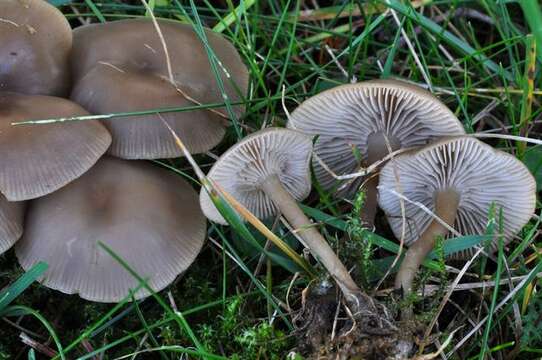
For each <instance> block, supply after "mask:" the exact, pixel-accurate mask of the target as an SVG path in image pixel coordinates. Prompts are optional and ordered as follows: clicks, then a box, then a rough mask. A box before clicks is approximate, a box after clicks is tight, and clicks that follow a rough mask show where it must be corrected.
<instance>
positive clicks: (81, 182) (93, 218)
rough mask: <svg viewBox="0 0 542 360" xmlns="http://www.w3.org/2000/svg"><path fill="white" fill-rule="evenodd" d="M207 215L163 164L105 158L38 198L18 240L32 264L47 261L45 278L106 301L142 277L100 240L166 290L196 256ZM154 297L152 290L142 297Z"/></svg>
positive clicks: (19, 253)
mask: <svg viewBox="0 0 542 360" xmlns="http://www.w3.org/2000/svg"><path fill="white" fill-rule="evenodd" d="M205 225H206V224H205V217H204V216H203V214H202V213H201V210H200V208H199V204H198V196H197V193H196V192H195V191H194V190H193V189H192V188H191V187H190V185H189V184H188V183H187V182H185V181H184V180H183V179H181V178H180V177H179V176H177V175H174V174H173V173H171V172H168V171H166V170H164V169H160V168H157V167H154V166H152V165H150V164H147V163H143V162H132V161H125V160H120V159H115V158H109V157H105V158H103V159H101V160H100V161H99V162H98V163H97V164H96V166H94V167H93V168H92V169H91V170H90V171H89V172H88V173H86V174H85V175H84V176H82V177H81V178H79V179H77V180H75V181H74V182H73V183H71V184H70V185H68V186H66V187H64V188H62V189H60V190H59V191H57V192H55V193H53V194H51V195H48V196H46V197H43V198H40V199H38V200H35V201H33V202H32V203H31V204H30V205H29V209H28V213H27V217H26V225H25V226H26V229H25V234H24V235H23V237H22V239H21V240H20V241H19V242H18V243H17V245H16V248H15V250H16V253H17V256H18V258H19V262H20V263H21V265H22V266H23V268H24V269H29V268H30V267H31V266H32V265H34V264H35V263H36V262H38V261H45V262H47V263H48V264H49V269H48V270H47V272H46V273H45V274H44V278H43V279H41V282H42V283H43V284H44V285H45V286H47V287H50V288H53V289H57V290H60V291H62V292H64V293H68V294H76V293H77V294H79V295H80V296H81V297H82V298H84V299H87V300H92V301H99V302H117V301H120V300H121V299H123V298H124V297H126V296H127V295H129V290H130V289H134V288H136V287H137V286H138V281H137V280H136V279H135V278H134V277H133V276H132V275H131V274H130V273H129V272H128V271H127V270H125V269H124V267H123V266H122V265H121V264H119V263H118V262H117V261H116V260H115V259H114V258H112V257H111V256H110V255H109V254H108V253H107V252H106V251H105V250H104V249H103V248H102V247H100V246H99V245H98V244H97V242H98V241H101V242H103V243H104V244H105V245H107V246H108V247H109V248H111V249H112V250H113V251H114V252H115V253H116V254H117V255H118V256H119V257H120V258H121V259H123V260H124V261H125V262H126V263H127V264H128V265H129V266H130V267H131V268H132V269H133V270H134V271H136V273H138V274H139V275H140V276H141V277H143V278H146V279H147V280H148V281H149V282H148V283H149V285H150V286H151V288H152V289H154V290H156V291H159V290H161V289H163V288H164V287H166V286H167V285H168V284H170V283H171V282H172V281H173V280H174V279H175V278H176V277H177V275H179V274H180V273H182V272H183V271H185V270H186V269H187V268H188V266H190V264H192V262H193V261H194V259H195V258H196V256H197V255H198V253H199V252H200V250H201V247H202V245H203V242H204V239H205V235H206V231H205ZM147 295H149V293H148V292H147V291H145V290H141V291H139V292H138V293H137V294H136V297H137V298H141V297H144V296H147Z"/></svg>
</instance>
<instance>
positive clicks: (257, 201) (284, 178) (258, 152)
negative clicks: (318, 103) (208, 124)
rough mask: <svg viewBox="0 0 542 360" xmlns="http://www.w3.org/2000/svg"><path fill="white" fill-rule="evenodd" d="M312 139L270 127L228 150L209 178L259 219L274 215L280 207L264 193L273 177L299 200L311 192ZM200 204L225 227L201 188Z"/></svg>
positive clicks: (208, 175)
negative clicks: (262, 186) (265, 182)
mask: <svg viewBox="0 0 542 360" xmlns="http://www.w3.org/2000/svg"><path fill="white" fill-rule="evenodd" d="M311 154H312V142H311V139H310V137H308V136H306V135H304V134H302V133H300V132H297V131H294V130H289V129H281V128H268V129H265V130H261V131H258V132H256V133H254V134H251V135H249V136H247V137H245V138H244V139H243V140H242V141H240V142H239V143H237V144H235V145H234V146H233V147H231V148H230V149H229V150H228V151H226V152H225V153H224V154H223V155H222V156H221V157H220V159H219V160H218V161H217V162H216V163H215V164H214V166H213V167H212V168H211V170H210V171H209V173H208V174H207V177H208V178H209V179H210V180H212V181H214V182H215V183H217V184H218V185H219V186H220V187H221V188H222V189H224V190H225V191H226V192H227V193H229V194H230V195H232V196H233V197H234V198H235V199H236V200H237V201H239V202H240V203H241V204H242V205H244V206H245V207H246V208H247V209H248V210H249V211H250V212H251V213H253V214H254V215H255V216H256V217H258V218H260V219H264V218H267V217H270V216H273V215H275V214H276V213H277V208H276V206H275V205H274V204H273V201H272V200H271V199H270V198H269V197H268V196H267V195H266V194H265V193H264V192H263V191H262V190H261V184H262V183H263V181H265V179H266V178H267V177H268V176H270V175H277V176H278V177H279V179H280V181H281V183H282V184H283V186H284V188H285V189H286V191H288V192H289V193H290V195H292V197H293V198H294V199H296V200H298V201H301V200H303V199H305V198H306V197H307V196H308V195H309V193H310V190H311V181H310V169H309V164H310V158H311ZM200 204H201V208H202V210H203V213H204V214H205V216H206V217H207V218H208V219H209V220H211V221H214V222H217V223H220V224H224V225H226V224H227V222H226V220H225V219H224V218H223V217H222V215H220V213H219V212H218V210H217V209H216V207H215V206H214V204H213V202H212V201H211V199H210V197H209V195H208V193H207V191H206V190H205V189H203V188H202V189H201V192H200Z"/></svg>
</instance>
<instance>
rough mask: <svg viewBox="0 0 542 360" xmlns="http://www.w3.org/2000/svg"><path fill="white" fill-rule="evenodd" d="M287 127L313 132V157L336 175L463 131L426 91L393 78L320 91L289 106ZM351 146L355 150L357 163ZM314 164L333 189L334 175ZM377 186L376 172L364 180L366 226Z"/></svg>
mask: <svg viewBox="0 0 542 360" xmlns="http://www.w3.org/2000/svg"><path fill="white" fill-rule="evenodd" d="M288 127H290V128H295V129H297V130H299V131H302V132H304V133H307V134H310V135H313V136H318V139H317V141H316V144H315V149H314V151H315V153H316V155H317V156H318V157H319V158H320V159H322V160H323V162H324V163H325V164H326V165H327V166H328V167H329V168H330V169H331V170H332V171H333V172H334V173H335V174H338V175H343V174H349V173H354V172H357V171H358V170H359V168H360V165H363V166H364V167H367V166H369V165H371V164H373V163H375V162H377V161H378V160H381V159H382V158H384V157H385V156H386V155H388V153H389V150H392V151H395V150H398V149H400V148H410V147H415V146H421V145H425V144H427V143H429V142H430V141H432V140H434V139H435V138H438V137H442V136H450V135H461V134H464V133H465V131H464V129H463V127H462V125H461V123H460V122H459V120H457V118H456V117H455V116H454V114H453V113H452V112H451V111H450V110H449V109H448V108H447V107H446V106H445V105H444V104H443V103H441V102H440V101H439V100H438V99H437V98H436V97H434V96H433V95H432V94H431V93H429V92H427V91H425V90H423V89H421V88H419V87H417V86H413V85H410V84H408V83H405V82H402V81H397V80H373V81H366V82H361V83H358V84H353V85H343V86H338V87H336V88H333V89H330V90H327V91H324V92H322V93H320V94H318V95H316V96H313V97H311V98H310V99H308V100H306V101H305V102H303V103H302V104H301V105H300V106H299V107H298V108H297V109H296V110H294V112H293V113H292V114H291V117H290V121H289V123H288ZM388 146H389V148H390V149H388ZM353 148H356V149H357V150H359V152H360V155H361V156H362V161H361V164H360V163H359V161H358V159H357V157H356V156H355V151H354V150H353ZM313 165H314V172H315V175H316V178H317V179H318V181H319V182H320V184H321V185H322V186H323V187H324V188H325V189H327V190H332V189H333V188H334V186H335V185H336V184H337V181H336V179H335V178H334V177H333V176H332V175H331V174H329V172H328V171H327V170H326V169H324V168H323V167H322V166H321V164H320V163H319V162H318V161H315V160H314V159H313ZM377 185H378V177H377V176H373V177H371V178H369V179H368V180H367V181H366V183H365V186H366V199H365V207H364V209H363V213H362V220H363V222H364V223H365V224H366V225H367V226H368V227H372V226H373V223H374V217H375V214H376V209H377V199H376V194H377V190H376V186H377ZM350 190H352V189H350Z"/></svg>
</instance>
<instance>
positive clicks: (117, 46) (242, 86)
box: [71, 19, 248, 159]
mask: <svg viewBox="0 0 542 360" xmlns="http://www.w3.org/2000/svg"><path fill="white" fill-rule="evenodd" d="M158 24H159V26H160V30H161V32H162V34H163V37H164V41H165V43H166V46H167V49H168V54H169V65H171V70H172V73H171V75H172V77H173V80H174V82H175V84H174V85H173V84H172V83H171V82H170V74H169V71H168V58H167V57H166V55H165V53H164V46H163V44H162V42H161V40H160V37H159V35H158V33H157V30H156V28H155V27H154V25H153V23H152V22H151V21H150V20H149V19H136V20H123V21H114V22H109V23H106V24H92V25H87V26H83V27H80V28H77V29H75V30H74V47H73V56H72V68H73V72H74V77H75V87H74V89H73V91H72V95H71V97H72V99H73V100H74V101H76V102H77V103H79V104H81V105H82V106H84V107H85V108H86V109H88V110H89V111H90V112H92V113H95V114H109V113H118V112H136V111H145V110H152V109H161V108H172V107H186V106H194V105H197V103H200V104H213V103H214V104H216V103H223V102H224V96H223V95H222V93H221V92H220V90H219V87H218V85H217V82H216V81H217V80H216V79H215V77H214V74H213V72H212V71H211V68H210V63H209V59H208V55H207V52H206V50H205V47H204V45H203V43H202V42H201V41H200V39H199V38H198V37H197V35H196V32H195V31H194V30H193V28H192V27H191V26H190V25H187V24H181V23H178V22H173V21H166V20H160V21H159V22H158ZM205 34H206V36H207V39H208V41H209V45H210V47H211V48H212V50H213V51H214V52H215V54H216V55H217V57H218V59H219V61H220V66H219V70H218V71H219V73H220V74H221V78H222V81H223V84H224V88H225V93H226V94H227V97H228V98H229V99H230V101H232V102H238V101H240V100H241V97H242V96H244V95H245V93H246V91H247V87H248V72H247V69H246V67H245V66H244V64H243V63H242V61H241V58H240V57H239V54H238V53H237V51H236V50H235V48H234V47H233V46H232V45H231V44H230V43H229V42H228V41H226V40H225V39H224V38H223V37H222V36H220V35H219V34H216V33H213V32H212V31H209V30H206V31H205ZM239 94H241V95H239ZM185 95H186V96H185ZM233 109H234V112H235V113H236V114H237V116H240V115H241V114H242V113H243V111H244V109H243V106H241V105H237V106H233ZM217 112H218V113H219V114H222V112H223V110H222V109H216V110H214V111H213V110H209V109H201V110H196V111H189V112H168V113H163V114H161V115H160V116H161V117H162V118H163V119H164V120H165V121H167V123H168V124H169V125H170V126H171V128H172V129H173V130H174V131H175V132H176V133H177V134H178V135H179V137H180V138H181V139H182V141H183V143H184V144H185V145H186V146H187V148H188V150H189V151H190V152H191V153H202V152H205V151H208V150H210V149H211V148H213V147H214V146H216V145H217V144H218V143H219V142H220V141H221V139H222V137H223V136H224V134H225V125H226V123H225V120H224V117H223V116H221V115H219V114H217ZM104 123H105V125H106V126H107V127H108V129H109V130H110V131H111V133H112V135H113V144H112V146H111V149H110V151H109V152H110V154H112V155H114V156H117V157H121V158H127V159H156V158H171V157H179V156H182V152H181V150H180V149H179V148H178V146H177V145H176V144H175V141H174V140H173V139H172V137H171V134H170V133H169V131H168V129H167V128H166V127H165V126H164V124H163V123H162V122H161V121H160V119H159V117H158V115H156V114H151V115H137V116H130V117H127V118H124V119H120V118H114V119H111V120H106V121H104Z"/></svg>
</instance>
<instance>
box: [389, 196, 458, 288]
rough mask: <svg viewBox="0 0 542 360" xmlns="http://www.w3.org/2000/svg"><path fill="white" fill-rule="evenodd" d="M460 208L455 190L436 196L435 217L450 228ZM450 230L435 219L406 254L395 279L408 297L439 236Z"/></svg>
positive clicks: (396, 284)
mask: <svg viewBox="0 0 542 360" xmlns="http://www.w3.org/2000/svg"><path fill="white" fill-rule="evenodd" d="M458 206H459V194H458V193H457V192H456V191H454V190H451V189H450V190H445V191H439V192H438V193H436V194H435V215H436V216H437V217H439V218H440V219H441V220H442V221H444V222H445V223H446V224H448V225H449V226H453V224H454V222H455V218H456V215H457V208H458ZM447 233H448V229H447V228H446V227H445V226H444V225H443V224H442V223H440V222H439V221H438V220H436V219H433V221H432V222H431V223H430V224H429V226H428V227H427V229H426V230H425V231H424V233H423V234H422V235H421V236H420V238H419V239H418V241H416V242H415V243H414V244H413V245H412V246H411V247H410V248H409V249H408V251H407V252H406V255H405V258H404V259H403V262H402V263H401V267H400V268H399V272H398V273H397V275H396V277H395V288H396V289H403V294H404V295H405V296H406V295H408V294H410V293H411V292H412V284H413V282H414V278H415V277H416V273H417V272H418V269H419V268H420V266H421V264H422V262H423V260H424V259H425V257H426V256H427V254H429V253H430V252H431V250H433V248H434V246H435V240H436V238H437V237H438V236H445V235H446V234H447Z"/></svg>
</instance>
